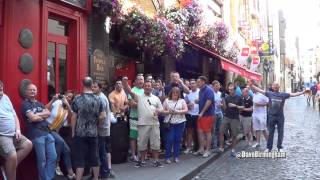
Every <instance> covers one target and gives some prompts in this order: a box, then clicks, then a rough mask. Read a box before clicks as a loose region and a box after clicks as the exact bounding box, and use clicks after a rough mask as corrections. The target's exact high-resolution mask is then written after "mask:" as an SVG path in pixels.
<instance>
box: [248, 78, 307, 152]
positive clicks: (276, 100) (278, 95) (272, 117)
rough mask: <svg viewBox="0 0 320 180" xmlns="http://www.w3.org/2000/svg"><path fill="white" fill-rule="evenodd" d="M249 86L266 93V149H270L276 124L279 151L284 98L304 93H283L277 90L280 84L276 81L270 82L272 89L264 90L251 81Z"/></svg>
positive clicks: (281, 136)
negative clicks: (267, 101)
mask: <svg viewBox="0 0 320 180" xmlns="http://www.w3.org/2000/svg"><path fill="white" fill-rule="evenodd" d="M250 86H251V88H253V89H254V90H256V91H258V92H260V93H262V94H264V95H266V96H267V97H268V98H269V107H268V122H267V123H268V130H269V138H268V143H267V149H266V151H271V150H272V146H273V136H274V130H275V126H276V125H277V129H278V144H277V148H278V151H280V152H281V150H282V149H283V147H282V141H283V128H284V114H283V107H284V103H285V100H286V99H288V98H290V97H295V96H300V95H302V94H303V93H304V91H302V92H297V93H284V92H279V89H280V85H279V84H278V83H275V82H274V83H273V84H272V90H273V92H271V91H264V90H262V89H260V88H258V87H257V86H255V85H253V84H252V82H250Z"/></svg>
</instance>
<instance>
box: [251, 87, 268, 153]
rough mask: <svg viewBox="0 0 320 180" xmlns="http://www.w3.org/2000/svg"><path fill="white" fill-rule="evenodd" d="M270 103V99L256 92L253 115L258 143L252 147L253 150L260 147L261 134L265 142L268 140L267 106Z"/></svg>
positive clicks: (253, 124)
mask: <svg viewBox="0 0 320 180" xmlns="http://www.w3.org/2000/svg"><path fill="white" fill-rule="evenodd" d="M268 103H269V98H268V97H266V96H265V95H263V94H261V93H259V92H257V91H256V92H255V93H254V96H253V113H252V126H253V129H254V131H256V138H257V141H256V143H254V144H253V145H252V147H253V148H256V147H259V146H260V137H261V132H262V133H263V135H264V138H265V140H266V141H267V140H268V133H267V109H266V106H267V105H268Z"/></svg>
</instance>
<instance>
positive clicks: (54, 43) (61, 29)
mask: <svg viewBox="0 0 320 180" xmlns="http://www.w3.org/2000/svg"><path fill="white" fill-rule="evenodd" d="M69 27H70V22H68V21H63V20H61V19H58V18H53V17H49V19H48V43H47V44H48V47H47V50H48V59H47V86H48V101H50V99H51V98H52V96H53V95H54V94H56V93H61V94H64V92H66V90H68V88H69V86H68V80H69V79H70V77H69V76H68V71H67V70H68V68H69V67H70V63H72V59H71V57H72V56H71V52H72V49H71V44H70V37H69V30H70V29H69Z"/></svg>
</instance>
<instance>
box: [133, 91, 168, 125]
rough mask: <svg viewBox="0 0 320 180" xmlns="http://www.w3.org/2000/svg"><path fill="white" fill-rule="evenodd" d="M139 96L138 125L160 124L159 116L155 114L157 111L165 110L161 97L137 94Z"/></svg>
mask: <svg viewBox="0 0 320 180" xmlns="http://www.w3.org/2000/svg"><path fill="white" fill-rule="evenodd" d="M137 98H138V105H137V106H138V108H137V109H138V125H158V124H159V120H158V116H157V115H155V111H156V110H157V109H158V110H163V107H162V104H161V101H160V99H159V98H158V97H157V96H155V95H153V94H150V96H147V95H145V93H143V94H141V95H137Z"/></svg>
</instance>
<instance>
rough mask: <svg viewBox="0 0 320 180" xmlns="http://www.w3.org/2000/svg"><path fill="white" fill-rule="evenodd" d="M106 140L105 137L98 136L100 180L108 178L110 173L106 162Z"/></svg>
mask: <svg viewBox="0 0 320 180" xmlns="http://www.w3.org/2000/svg"><path fill="white" fill-rule="evenodd" d="M106 139H107V137H104V136H99V142H98V143H99V157H100V175H101V178H106V177H108V174H109V173H110V170H109V167H108V160H107V151H106Z"/></svg>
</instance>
